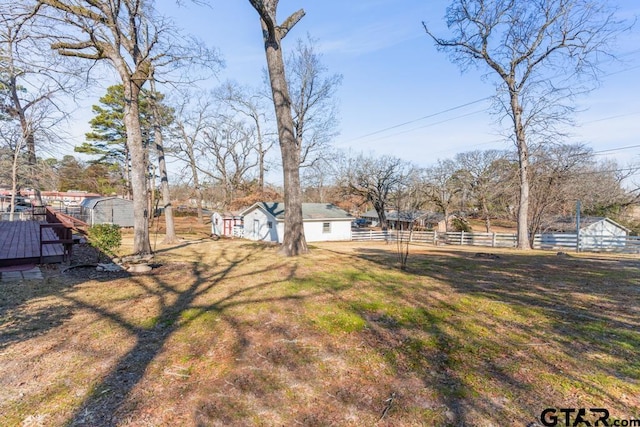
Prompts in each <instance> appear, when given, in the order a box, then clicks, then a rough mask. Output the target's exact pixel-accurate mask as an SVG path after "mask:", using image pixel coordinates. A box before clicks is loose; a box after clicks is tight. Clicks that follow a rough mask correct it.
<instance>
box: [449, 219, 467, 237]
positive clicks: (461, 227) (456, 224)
mask: <svg viewBox="0 0 640 427" xmlns="http://www.w3.org/2000/svg"><path fill="white" fill-rule="evenodd" d="M451 226H452V227H453V229H454V230H455V231H464V232H465V233H470V232H471V231H472V230H471V226H470V225H469V223H468V222H467V221H465V220H464V219H462V218H454V219H453V221H451Z"/></svg>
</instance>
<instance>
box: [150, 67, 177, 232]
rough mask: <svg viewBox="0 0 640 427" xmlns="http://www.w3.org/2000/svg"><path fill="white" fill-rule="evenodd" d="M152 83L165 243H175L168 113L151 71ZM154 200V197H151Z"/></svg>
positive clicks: (153, 122) (153, 118) (153, 126)
mask: <svg viewBox="0 0 640 427" xmlns="http://www.w3.org/2000/svg"><path fill="white" fill-rule="evenodd" d="M149 83H150V88H151V91H150V95H151V99H150V104H151V112H152V115H151V119H152V123H151V127H152V129H153V143H154V145H155V149H156V156H157V157H158V172H159V173H160V192H161V196H162V208H163V213H164V218H165V228H166V232H165V236H164V241H163V242H164V243H166V244H171V243H175V242H176V241H177V240H178V239H177V237H176V228H175V225H174V221H173V205H171V191H170V190H169V174H168V172H167V162H166V159H165V153H164V136H163V134H162V130H163V128H167V127H168V123H166V122H167V119H168V117H166V116H167V115H166V114H164V112H165V110H166V108H165V109H163V108H162V105H161V103H160V94H159V93H158V91H157V90H156V80H155V76H154V72H153V71H152V72H151V76H150V79H149ZM151 200H153V198H152V199H151Z"/></svg>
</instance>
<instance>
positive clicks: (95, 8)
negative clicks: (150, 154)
mask: <svg viewBox="0 0 640 427" xmlns="http://www.w3.org/2000/svg"><path fill="white" fill-rule="evenodd" d="M38 1H39V4H40V5H44V6H46V7H48V8H49V9H52V10H53V11H54V14H52V15H51V19H52V20H53V21H54V22H56V23H57V24H58V25H64V26H65V27H66V28H67V29H68V31H67V32H66V34H60V35H58V41H56V42H55V43H53V44H52V48H53V49H55V50H57V51H58V53H59V54H60V55H63V56H71V57H78V58H83V59H86V60H91V61H100V60H106V61H107V62H108V63H109V64H110V65H111V66H113V68H114V69H115V70H116V72H117V74H118V76H119V78H120V79H121V81H122V84H123V87H124V96H125V100H126V102H125V109H124V124H125V127H126V131H127V148H128V150H129V154H130V156H131V186H132V194H133V210H134V215H135V220H134V240H133V251H134V252H135V253H140V254H146V253H150V252H151V244H150V241H149V212H148V206H147V190H146V189H147V180H146V178H147V160H146V157H145V147H144V144H143V137H142V131H141V126H140V108H139V96H140V91H141V90H142V87H143V85H144V84H145V83H146V82H147V81H148V80H149V78H150V76H151V72H152V71H155V72H156V73H158V74H160V73H159V71H158V70H160V69H162V68H164V67H168V66H170V67H172V69H173V70H176V69H180V67H181V66H183V65H184V66H185V67H187V66H190V65H192V64H204V65H206V64H217V63H218V58H217V56H216V55H215V53H214V52H212V51H209V50H207V49H203V48H202V46H201V45H200V44H198V43H195V44H194V43H193V40H188V42H185V41H182V42H181V41H180V40H179V37H178V31H177V30H176V29H175V28H174V27H173V25H172V23H171V22H170V21H169V20H167V19H165V18H163V17H161V16H158V15H157V14H156V13H155V11H154V10H153V8H152V5H151V2H150V1H145V0H121V1H117V2H113V1H107V0H96V1H89V0H38ZM46 7H45V10H47V9H46ZM156 77H158V76H157V75H156Z"/></svg>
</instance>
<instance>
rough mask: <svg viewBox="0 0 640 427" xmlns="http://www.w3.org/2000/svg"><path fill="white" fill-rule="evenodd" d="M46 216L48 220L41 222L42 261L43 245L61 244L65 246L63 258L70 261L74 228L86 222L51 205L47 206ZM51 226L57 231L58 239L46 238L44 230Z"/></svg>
mask: <svg viewBox="0 0 640 427" xmlns="http://www.w3.org/2000/svg"><path fill="white" fill-rule="evenodd" d="M44 216H45V218H46V220H47V222H42V223H40V262H42V257H43V255H42V252H43V251H42V246H44V245H54V244H61V245H62V247H63V248H64V252H63V260H64V261H70V260H71V256H72V254H73V230H74V229H76V230H78V229H81V228H79V226H80V227H82V226H83V225H84V226H86V224H85V223H84V222H82V221H78V220H77V219H75V218H73V217H71V216H69V215H65V214H63V213H61V212H57V211H55V210H54V209H52V208H51V207H49V206H47V207H46V208H45V213H44ZM47 228H50V229H52V230H53V232H54V233H55V236H56V239H45V236H44V233H43V231H44V230H45V229H47Z"/></svg>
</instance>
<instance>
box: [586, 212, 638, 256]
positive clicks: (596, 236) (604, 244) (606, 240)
mask: <svg viewBox="0 0 640 427" xmlns="http://www.w3.org/2000/svg"><path fill="white" fill-rule="evenodd" d="M626 235H627V231H626V230H625V229H623V228H620V227H618V226H617V225H616V224H614V223H612V222H610V221H607V220H606V219H603V220H601V221H598V222H595V223H593V224H591V225H589V226H588V227H584V228H583V229H582V230H580V247H581V248H583V249H591V250H593V249H596V250H597V249H607V248H614V247H621V246H624V245H625V241H626V239H625V237H626Z"/></svg>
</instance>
